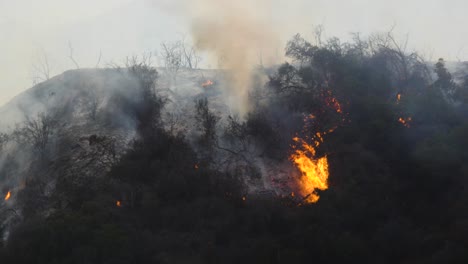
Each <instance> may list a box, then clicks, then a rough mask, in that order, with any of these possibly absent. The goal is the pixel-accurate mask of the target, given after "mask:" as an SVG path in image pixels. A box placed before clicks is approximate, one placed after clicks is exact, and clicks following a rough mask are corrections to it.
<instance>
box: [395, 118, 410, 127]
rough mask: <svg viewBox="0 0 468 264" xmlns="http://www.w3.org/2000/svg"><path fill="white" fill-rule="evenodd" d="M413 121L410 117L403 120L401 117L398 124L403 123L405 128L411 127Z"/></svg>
mask: <svg viewBox="0 0 468 264" xmlns="http://www.w3.org/2000/svg"><path fill="white" fill-rule="evenodd" d="M411 121H412V118H411V117H408V118H403V117H400V118H399V119H398V122H400V123H402V124H403V125H404V126H405V127H410V122H411Z"/></svg>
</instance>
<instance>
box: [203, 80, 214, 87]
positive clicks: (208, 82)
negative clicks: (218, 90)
mask: <svg viewBox="0 0 468 264" xmlns="http://www.w3.org/2000/svg"><path fill="white" fill-rule="evenodd" d="M213 84H214V83H213V82H212V81H211V80H206V82H204V83H202V87H208V86H211V85H213Z"/></svg>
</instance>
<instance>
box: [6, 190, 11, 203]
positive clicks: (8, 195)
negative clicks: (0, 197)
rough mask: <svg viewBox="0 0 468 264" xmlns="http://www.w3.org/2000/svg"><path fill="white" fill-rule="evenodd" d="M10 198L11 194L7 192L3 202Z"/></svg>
mask: <svg viewBox="0 0 468 264" xmlns="http://www.w3.org/2000/svg"><path fill="white" fill-rule="evenodd" d="M10 198H11V192H10V191H8V193H7V194H6V196H5V201H8V200H9V199H10Z"/></svg>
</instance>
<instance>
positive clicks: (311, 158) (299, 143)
mask: <svg viewBox="0 0 468 264" xmlns="http://www.w3.org/2000/svg"><path fill="white" fill-rule="evenodd" d="M293 141H294V142H295V145H294V146H293V148H294V153H292V154H291V156H290V159H291V161H293V162H294V164H295V165H296V167H297V168H298V169H299V171H300V172H301V177H300V178H299V179H298V182H297V183H298V187H299V193H300V195H301V196H303V197H304V201H305V202H306V203H315V202H317V201H318V200H319V198H320V196H319V195H318V194H317V192H316V190H317V189H318V190H322V191H323V190H326V189H328V175H329V172H328V159H327V157H326V156H324V157H317V153H316V149H315V148H316V147H318V146H320V144H321V143H322V142H323V137H322V135H321V134H320V133H316V135H315V137H314V138H313V140H312V141H313V142H312V143H311V144H309V143H307V142H306V141H305V140H303V139H301V138H299V137H295V138H293ZM292 196H294V194H292Z"/></svg>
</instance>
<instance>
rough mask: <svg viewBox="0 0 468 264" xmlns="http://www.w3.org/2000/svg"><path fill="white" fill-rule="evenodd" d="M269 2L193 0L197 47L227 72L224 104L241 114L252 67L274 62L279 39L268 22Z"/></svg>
mask: <svg viewBox="0 0 468 264" xmlns="http://www.w3.org/2000/svg"><path fill="white" fill-rule="evenodd" d="M269 3H270V1H268V0H261V1H249V0H239V1H230V0H196V1H193V3H192V4H193V6H192V8H191V9H190V10H191V11H190V12H191V19H192V21H191V32H192V37H193V41H194V42H195V44H196V45H197V47H198V49H200V50H201V51H205V52H207V53H208V54H209V56H210V59H211V60H214V61H215V62H216V63H217V64H218V67H219V68H222V69H225V70H226V71H227V79H228V83H229V84H228V89H227V91H226V92H227V95H228V100H227V101H228V105H229V106H230V107H231V110H233V111H234V112H237V113H238V114H240V116H243V115H244V114H245V113H247V112H248V110H249V103H248V94H249V88H250V87H251V85H252V70H253V69H254V68H255V66H262V65H265V66H268V65H271V64H273V63H275V62H276V61H275V60H277V59H278V57H277V54H278V53H280V52H279V51H278V50H279V47H280V39H279V37H278V36H277V35H276V34H275V32H274V26H273V24H272V23H271V21H269V16H268V10H271V8H269Z"/></svg>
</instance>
